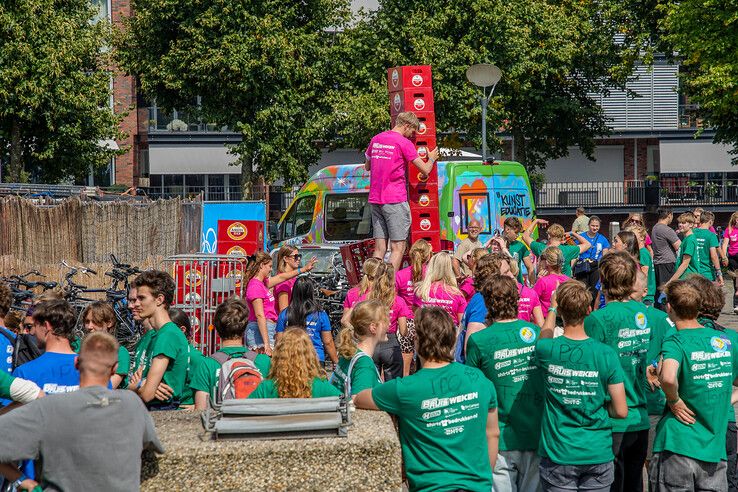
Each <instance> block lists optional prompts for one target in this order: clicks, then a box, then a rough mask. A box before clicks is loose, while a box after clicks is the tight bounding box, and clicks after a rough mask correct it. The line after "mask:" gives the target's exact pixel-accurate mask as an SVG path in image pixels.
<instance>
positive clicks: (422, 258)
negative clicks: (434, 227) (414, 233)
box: [408, 239, 433, 283]
mask: <svg viewBox="0 0 738 492" xmlns="http://www.w3.org/2000/svg"><path fill="white" fill-rule="evenodd" d="M431 255H433V247H432V246H431V244H430V243H429V242H428V241H426V240H425V239H418V240H417V241H415V242H414V243H413V245H412V246H410V251H409V252H408V256H410V266H411V267H412V276H411V279H412V282H413V283H416V282H420V281H421V280H422V278H423V265H425V264H426V263H428V261H429V260H430V259H431Z"/></svg>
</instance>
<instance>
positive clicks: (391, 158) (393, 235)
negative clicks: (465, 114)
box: [364, 112, 438, 271]
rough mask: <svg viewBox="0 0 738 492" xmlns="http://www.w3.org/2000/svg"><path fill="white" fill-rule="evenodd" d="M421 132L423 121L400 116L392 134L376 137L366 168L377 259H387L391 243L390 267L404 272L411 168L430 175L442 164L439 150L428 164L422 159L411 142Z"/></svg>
mask: <svg viewBox="0 0 738 492" xmlns="http://www.w3.org/2000/svg"><path fill="white" fill-rule="evenodd" d="M418 128H420V121H419V120H418V117H417V116H415V114H413V113H410V112H405V113H400V114H398V115H397V120H396V123H395V127H394V128H393V129H392V130H389V131H385V132H382V133H380V134H378V135H375V136H374V138H372V141H371V142H369V147H367V149H366V153H365V154H364V157H365V158H366V160H365V162H364V168H365V169H366V170H367V171H371V178H370V181H369V203H370V204H371V207H372V228H373V229H374V239H375V242H376V243H375V246H374V256H375V257H376V258H382V259H384V255H385V254H386V253H387V241H388V240H389V241H391V242H390V248H391V253H390V263H392V266H394V267H395V270H396V271H397V270H399V269H400V264H401V262H402V255H403V254H404V253H405V242H406V240H407V237H408V234H409V233H410V205H409V204H408V202H407V178H406V176H407V166H408V163H410V162H412V163H413V165H415V167H417V168H418V169H419V170H420V172H422V173H424V174H429V173H430V172H431V171H432V170H433V164H435V162H436V161H437V160H438V149H437V148H435V149H433V150H432V151H430V152H428V160H427V161H424V160H423V159H421V158H420V157H418V152H417V150H416V149H415V145H413V143H412V142H411V141H410V138H412V137H413V136H414V135H415V132H416V131H417V130H418Z"/></svg>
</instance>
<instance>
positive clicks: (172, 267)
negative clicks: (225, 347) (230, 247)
mask: <svg viewBox="0 0 738 492" xmlns="http://www.w3.org/2000/svg"><path fill="white" fill-rule="evenodd" d="M246 263H247V259H246V257H244V256H234V255H214V254H189V255H175V256H170V257H169V258H167V259H165V260H164V261H163V262H162V268H161V269H162V270H164V271H166V272H169V273H170V274H171V275H172V278H174V282H175V284H176V286H177V290H176V291H175V295H174V303H173V304H172V307H174V308H178V309H181V310H182V311H184V312H185V313H186V314H187V316H189V318H190V323H191V324H192V333H193V344H194V345H195V346H196V347H197V348H198V349H200V350H201V351H202V353H203V354H205V355H210V354H212V353H213V352H215V351H216V350H218V347H219V346H220V339H219V337H218V335H217V333H216V332H215V328H214V327H213V316H214V314H215V308H216V307H218V304H220V303H222V302H223V301H224V300H226V299H228V298H229V297H232V296H238V297H241V298H245V297H246V296H245V294H246V285H244V283H243V281H242V280H243V278H244V276H245V273H246Z"/></svg>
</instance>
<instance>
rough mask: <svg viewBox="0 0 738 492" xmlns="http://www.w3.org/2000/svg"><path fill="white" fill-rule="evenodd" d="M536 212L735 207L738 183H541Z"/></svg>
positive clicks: (671, 180)
mask: <svg viewBox="0 0 738 492" xmlns="http://www.w3.org/2000/svg"><path fill="white" fill-rule="evenodd" d="M534 193H535V197H534V199H535V204H536V208H538V209H543V210H545V209H554V208H556V209H558V208H568V209H570V208H576V207H585V208H590V209H592V208H627V207H643V206H646V205H651V206H661V205H665V206H698V205H708V206H715V205H738V183H735V184H734V183H732V182H710V181H693V180H690V179H689V178H686V177H661V179H660V180H658V181H656V182H654V183H653V184H652V185H650V184H649V185H648V186H647V183H646V182H644V181H638V180H636V181H605V182H591V183H544V184H542V185H540V186H539V187H538V188H537V189H536V190H535V191H534Z"/></svg>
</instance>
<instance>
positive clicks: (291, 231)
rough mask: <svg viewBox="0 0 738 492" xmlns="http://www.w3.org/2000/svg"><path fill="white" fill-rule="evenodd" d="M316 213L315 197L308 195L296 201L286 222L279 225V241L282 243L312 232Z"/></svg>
mask: <svg viewBox="0 0 738 492" xmlns="http://www.w3.org/2000/svg"><path fill="white" fill-rule="evenodd" d="M314 212H315V195H307V196H303V197H300V198H298V199H297V200H295V203H293V204H292V207H290V210H289V211H288V212H287V215H285V217H284V220H283V221H282V223H281V224H279V231H278V239H279V240H280V241H281V240H284V239H289V238H293V237H295V236H302V235H304V234H307V233H308V232H310V228H311V227H312V225H313V214H314Z"/></svg>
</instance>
